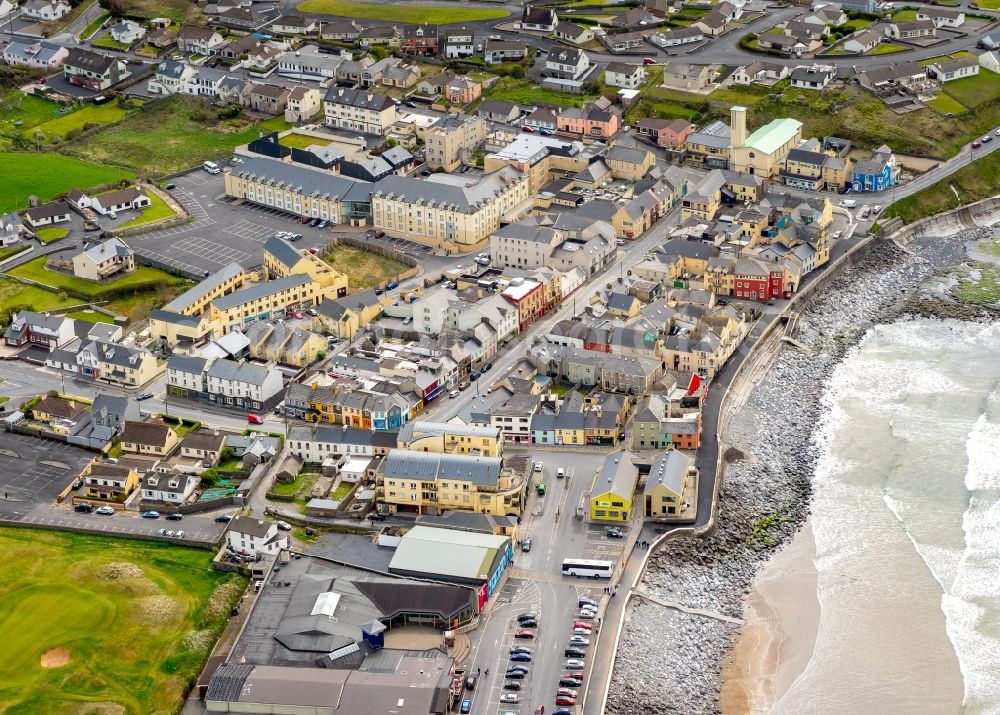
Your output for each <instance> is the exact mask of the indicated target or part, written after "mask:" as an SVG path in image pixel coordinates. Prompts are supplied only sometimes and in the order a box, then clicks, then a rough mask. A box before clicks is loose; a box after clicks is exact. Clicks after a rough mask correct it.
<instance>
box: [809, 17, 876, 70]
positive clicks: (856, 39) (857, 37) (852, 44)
mask: <svg viewBox="0 0 1000 715" xmlns="http://www.w3.org/2000/svg"><path fill="white" fill-rule="evenodd" d="M883 37H885V35H884V34H883V33H882V32H879V30H878V29H877V28H872V29H865V30H861V31H859V32H856V33H855V34H853V35H851V36H850V37H848V38H847V39H846V40H844V42H843V44H842V47H843V48H844V49H845V50H847V51H848V52H856V53H857V54H859V55H860V54H864V53H865V52H871V51H872V50H874V49H875V48H876V47H878V46H879V45H880V44H881V43H882V38H883ZM792 74H793V76H794V73H792Z"/></svg>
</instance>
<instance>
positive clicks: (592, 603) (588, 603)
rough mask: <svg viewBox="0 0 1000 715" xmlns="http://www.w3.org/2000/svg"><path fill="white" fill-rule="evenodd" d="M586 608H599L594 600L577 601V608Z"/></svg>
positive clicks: (583, 599)
mask: <svg viewBox="0 0 1000 715" xmlns="http://www.w3.org/2000/svg"><path fill="white" fill-rule="evenodd" d="M584 606H593V607H594V608H597V601H595V600H594V599H592V598H586V597H584V598H580V599H577V602H576V607H577V608H583V607H584Z"/></svg>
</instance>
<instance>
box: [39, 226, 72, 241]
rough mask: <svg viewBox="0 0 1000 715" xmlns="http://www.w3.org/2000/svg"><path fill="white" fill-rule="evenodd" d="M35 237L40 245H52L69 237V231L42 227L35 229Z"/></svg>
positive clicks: (60, 227)
mask: <svg viewBox="0 0 1000 715" xmlns="http://www.w3.org/2000/svg"><path fill="white" fill-rule="evenodd" d="M35 235H36V236H38V240H39V241H41V242H42V243H53V242H54V241H58V240H59V239H61V238H66V237H67V236H68V235H69V229H68V228H63V227H62V226H43V227H42V228H38V229H35Z"/></svg>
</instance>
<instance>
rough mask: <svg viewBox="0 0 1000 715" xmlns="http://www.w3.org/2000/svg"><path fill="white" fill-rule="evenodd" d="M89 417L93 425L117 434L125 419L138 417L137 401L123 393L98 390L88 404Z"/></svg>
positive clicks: (123, 425)
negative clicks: (117, 393)
mask: <svg viewBox="0 0 1000 715" xmlns="http://www.w3.org/2000/svg"><path fill="white" fill-rule="evenodd" d="M90 417H91V420H92V421H93V423H94V424H95V425H97V426H99V427H103V428H104V429H106V430H108V431H109V432H110V434H111V435H117V434H119V433H120V432H121V431H122V430H123V429H125V423H126V422H127V421H129V420H133V421H135V420H138V419H139V417H140V410H139V403H138V402H136V401H135V400H131V399H129V398H128V397H126V396H124V395H109V394H107V393H104V392H98V393H97V394H96V395H95V396H94V402H93V403H92V404H91V405H90Z"/></svg>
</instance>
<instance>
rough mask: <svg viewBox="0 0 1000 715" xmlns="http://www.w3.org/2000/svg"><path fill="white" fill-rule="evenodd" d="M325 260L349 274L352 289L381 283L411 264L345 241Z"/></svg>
mask: <svg viewBox="0 0 1000 715" xmlns="http://www.w3.org/2000/svg"><path fill="white" fill-rule="evenodd" d="M323 260H324V261H326V262H327V263H329V264H330V265H331V266H333V267H334V268H336V269H337V270H338V271H340V272H341V273H344V274H345V275H346V276H347V278H348V284H349V285H350V287H351V290H362V289H364V288H371V287H373V286H377V285H381V284H382V283H385V282H386V281H387V280H389V279H390V278H394V277H396V276H398V275H399V274H400V273H404V272H405V271H408V270H410V266H409V265H407V264H406V263H403V262H402V261H397V260H395V259H393V258H389V257H388V256H383V255H382V254H381V253H373V252H371V251H365V250H363V249H360V248H355V247H354V246H348V245H347V244H344V243H341V244H338V245H337V246H334V247H333V248H332V249H330V250H329V251H328V252H327V253H326V255H324V256H323Z"/></svg>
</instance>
